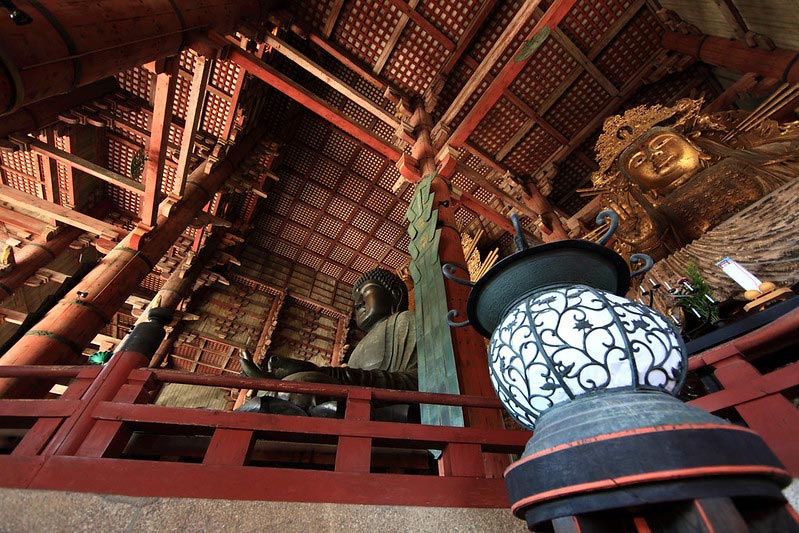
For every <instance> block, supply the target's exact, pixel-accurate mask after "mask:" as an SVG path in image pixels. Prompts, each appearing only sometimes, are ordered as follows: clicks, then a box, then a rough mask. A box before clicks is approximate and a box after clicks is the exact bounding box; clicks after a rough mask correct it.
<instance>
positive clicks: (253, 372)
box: [242, 268, 417, 416]
mask: <svg viewBox="0 0 799 533" xmlns="http://www.w3.org/2000/svg"><path fill="white" fill-rule="evenodd" d="M352 298H353V301H354V303H355V323H356V324H357V326H358V327H359V328H360V329H362V330H364V331H366V332H367V333H366V336H365V337H364V338H363V339H361V341H360V342H359V343H358V345H357V346H356V347H355V349H354V350H353V351H352V354H351V355H350V357H349V359H348V361H347V364H346V365H343V366H338V367H329V366H316V365H314V364H312V363H309V362H307V361H300V360H297V359H291V358H286V357H271V358H270V359H269V362H268V371H264V370H263V369H261V368H260V367H259V366H258V365H256V364H255V363H254V362H253V361H252V359H250V358H248V357H246V356H245V357H244V358H242V369H243V370H242V374H244V375H245V376H250V377H270V378H277V379H283V380H286V381H302V382H311V383H338V384H342V385H359V386H364V387H376V388H389V389H401V390H416V389H417V375H416V367H417V360H416V319H415V317H414V313H413V311H408V310H407V309H408V290H407V288H406V287H405V283H404V282H403V281H402V280H401V279H400V278H399V277H397V276H396V275H395V274H393V273H392V272H389V271H388V270H384V269H382V268H376V269H373V270H371V271H369V272H367V273H366V274H364V275H363V276H361V277H360V278H359V279H358V281H357V282H356V283H355V285H354V286H353V288H352ZM277 398H278V399H280V400H285V401H288V402H291V404H293V405H294V406H295V407H298V408H300V409H301V410H302V411H303V412H305V413H308V414H311V415H314V416H335V414H336V409H337V402H335V401H333V402H331V401H327V400H326V399H324V398H317V397H315V396H313V395H308V394H282V393H279V394H278V395H277ZM266 403H270V402H269V401H267V402H266ZM272 403H273V404H274V403H275V402H272ZM242 410H245V411H260V412H286V413H288V412H292V413H293V414H302V413H301V412H300V411H299V410H297V409H294V408H292V407H290V406H286V405H285V404H283V405H280V404H279V403H277V404H275V405H266V404H265V402H264V400H262V399H260V398H253V399H251V400H249V401H248V402H247V403H245V404H244V405H243V406H242ZM404 410H405V411H407V406H405V408H404Z"/></svg>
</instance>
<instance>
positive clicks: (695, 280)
mask: <svg viewBox="0 0 799 533" xmlns="http://www.w3.org/2000/svg"><path fill="white" fill-rule="evenodd" d="M685 277H686V278H687V279H688V283H690V284H691V286H692V287H693V288H694V292H693V294H690V295H688V296H687V297H684V298H679V299H677V303H678V304H679V305H680V307H682V308H683V309H685V310H687V311H690V309H691V308H692V307H693V308H694V309H696V310H697V311H699V314H700V315H702V318H706V319H709V320H710V322H715V321H717V320H718V319H719V316H718V310H717V309H716V307H715V306H714V305H713V304H712V303H710V300H709V299H708V298H707V297H708V296H710V297H712V296H713V289H711V288H710V287H709V286H708V284H707V283H705V278H703V277H702V272H701V271H700V270H699V267H698V266H697V265H696V263H694V262H693V261H691V262H689V263H688V265H687V266H686V267H685Z"/></svg>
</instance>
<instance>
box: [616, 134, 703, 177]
mask: <svg viewBox="0 0 799 533" xmlns="http://www.w3.org/2000/svg"><path fill="white" fill-rule="evenodd" d="M700 155H701V154H700V152H699V150H697V149H696V148H695V147H694V146H693V145H692V144H691V143H690V142H689V141H688V139H686V138H685V137H683V136H682V135H680V134H679V133H677V132H675V131H674V130H670V129H662V130H659V131H657V132H656V133H655V134H653V135H651V136H648V137H644V139H643V140H642V141H638V142H637V143H636V144H633V145H632V146H630V148H628V149H627V150H626V151H625V152H624V153H623V154H622V157H621V159H620V160H619V164H620V165H621V167H622V170H623V171H624V172H626V173H627V175H628V176H630V178H632V179H633V180H634V181H636V182H637V183H638V185H640V186H641V188H642V189H644V190H645V191H649V190H653V189H654V190H657V191H660V192H665V191H667V190H668V189H669V186H670V185H672V184H674V185H675V186H676V185H677V183H675V182H681V181H680V180H681V179H682V181H684V179H683V178H685V179H687V178H689V177H690V176H693V175H694V174H696V173H697V172H698V171H699V170H700V168H701V165H700Z"/></svg>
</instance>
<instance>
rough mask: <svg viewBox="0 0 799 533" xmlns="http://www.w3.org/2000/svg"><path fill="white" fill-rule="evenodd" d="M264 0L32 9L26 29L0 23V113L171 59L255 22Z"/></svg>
mask: <svg viewBox="0 0 799 533" xmlns="http://www.w3.org/2000/svg"><path fill="white" fill-rule="evenodd" d="M272 3H274V2H270V1H269V0H267V1H265V2H260V1H259V0H217V1H214V2H192V1H190V0H152V1H148V2H136V3H131V2H127V1H125V0H96V1H94V2H31V3H27V2H26V3H25V5H24V9H25V11H26V12H27V13H28V14H29V15H30V16H31V18H32V19H33V22H32V23H31V24H28V25H25V26H16V25H15V24H14V23H12V22H11V21H10V20H9V18H8V17H7V16H3V17H0V49H2V50H3V54H0V114H2V113H6V112H8V111H11V110H14V109H16V108H18V107H20V106H22V105H28V104H30V103H32V102H37V101H39V100H42V99H44V98H47V97H48V96H53V95H56V94H63V93H66V92H70V91H72V90H74V89H75V88H77V87H80V86H83V85H86V84H88V83H91V82H93V81H97V80H100V79H102V78H106V77H108V76H113V75H114V74H116V73H117V72H120V71H122V70H126V69H129V68H131V67H133V66H136V65H141V64H144V63H146V62H148V61H153V60H155V59H160V58H163V57H167V56H171V55H175V54H177V53H178V52H179V51H180V50H181V49H182V48H184V47H186V46H188V45H190V44H191V42H192V40H193V39H196V38H201V37H200V36H202V35H205V34H206V33H207V32H208V30H210V29H214V30H216V31H219V32H222V33H225V32H228V31H231V30H233V29H234V28H235V25H236V23H237V22H239V21H240V20H242V19H244V18H247V19H251V20H257V19H259V18H260V17H261V12H262V9H267V8H268V7H269V6H270V5H271V4H272Z"/></svg>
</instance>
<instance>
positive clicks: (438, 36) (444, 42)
mask: <svg viewBox="0 0 799 533" xmlns="http://www.w3.org/2000/svg"><path fill="white" fill-rule="evenodd" d="M388 1H389V2H390V3H391V4H392V5H393V6H394V7H396V8H397V9H398V10H399V11H400V12H402V14H403V15H405V16H407V17H408V18H409V19H411V20H412V21H413V22H414V24H416V25H417V26H419V27H420V28H422V29H423V30H424V31H425V32H426V33H427V34H428V35H430V37H432V38H433V39H434V40H435V41H436V42H437V43H438V44H440V45H441V46H443V47H444V48H445V49H446V50H447V51H448V52H451V51H453V50H455V43H454V42H452V39H450V38H449V37H447V36H446V35H444V32H442V31H441V30H439V29H438V28H436V27H435V25H434V24H433V23H432V22H430V21H429V20H427V19H426V18H424V17H423V16H422V14H421V13H419V12H418V11H416V4H418V0H416V1H415V0H410V1H409V2H406V1H405V0H388Z"/></svg>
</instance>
